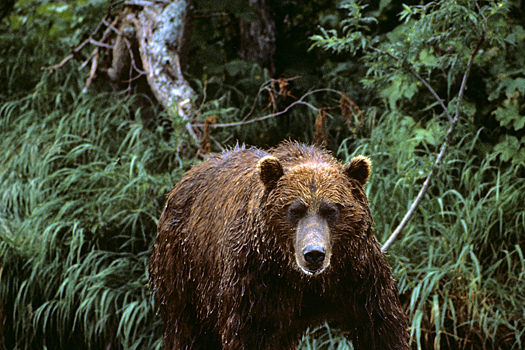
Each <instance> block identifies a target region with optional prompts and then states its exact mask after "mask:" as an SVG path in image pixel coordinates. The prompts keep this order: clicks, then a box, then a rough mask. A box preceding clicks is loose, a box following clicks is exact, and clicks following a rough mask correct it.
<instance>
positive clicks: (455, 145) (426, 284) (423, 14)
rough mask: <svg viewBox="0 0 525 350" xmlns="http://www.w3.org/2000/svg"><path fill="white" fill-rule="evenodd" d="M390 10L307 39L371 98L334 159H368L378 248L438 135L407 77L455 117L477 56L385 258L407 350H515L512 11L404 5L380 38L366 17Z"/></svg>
mask: <svg viewBox="0 0 525 350" xmlns="http://www.w3.org/2000/svg"><path fill="white" fill-rule="evenodd" d="M389 3H390V2H385V3H383V2H382V5H381V6H380V9H379V10H374V11H368V12H367V9H366V8H365V7H364V6H361V5H359V3H357V2H353V1H352V2H347V3H346V5H345V7H346V8H347V9H348V10H349V18H350V19H349V20H348V21H347V22H345V23H344V24H342V25H341V28H340V31H338V30H336V29H332V30H322V31H321V34H320V35H316V36H314V37H312V39H313V40H314V47H321V48H323V49H325V50H332V51H335V52H348V53H351V54H352V55H354V56H356V57H358V58H359V59H360V60H361V62H362V63H363V65H364V66H365V67H367V69H368V72H367V76H366V77H365V78H364V79H363V83H364V84H365V86H367V87H368V88H370V89H374V90H376V91H378V93H379V96H381V97H382V99H383V101H382V102H383V104H382V105H380V108H381V110H382V111H383V114H382V116H381V117H380V119H379V120H378V121H377V122H375V127H374V128H373V129H372V131H371V133H370V134H368V136H367V137H365V138H362V139H360V140H355V139H349V140H347V141H345V142H343V143H342V144H341V148H340V152H341V154H342V155H343V156H344V157H345V158H346V159H349V158H350V157H351V156H352V155H354V154H362V153H364V154H368V155H369V156H370V157H371V159H372V161H373V165H374V167H373V176H372V178H371V180H370V184H369V187H368V188H367V192H368V195H369V199H370V203H371V206H372V212H373V213H374V216H375V218H376V225H375V231H376V234H377V235H378V238H379V239H380V241H383V242H384V241H386V239H387V238H388V237H389V235H390V234H391V232H392V231H393V230H394V228H395V226H396V225H397V224H398V223H399V222H400V221H401V219H402V217H403V215H404V214H405V212H406V211H407V210H408V208H409V206H410V204H411V202H412V201H413V200H414V198H415V197H416V195H417V193H418V191H419V189H420V188H421V185H422V183H423V181H424V180H425V178H426V177H427V174H428V173H429V172H430V170H431V168H432V166H433V164H432V163H433V162H434V159H435V154H436V153H437V151H439V149H440V145H441V144H442V143H443V142H444V134H445V131H446V130H447V128H448V123H449V122H448V119H447V118H446V117H445V113H444V111H443V109H442V108H441V107H440V105H439V104H438V102H437V100H436V98H435V96H433V94H431V92H430V91H429V89H428V88H427V87H426V86H425V85H424V84H423V82H422V81H421V80H420V79H417V78H416V77H415V74H418V75H419V76H420V77H422V78H423V79H424V80H425V81H426V82H427V83H429V84H430V86H431V87H432V88H433V90H434V91H436V92H437V93H439V95H440V96H441V98H442V99H443V101H444V104H445V106H446V108H447V109H448V112H449V113H450V114H454V113H455V112H456V108H457V105H458V93H459V86H460V83H461V80H462V76H463V75H464V72H465V71H466V69H467V66H468V61H469V58H470V56H471V55H472V53H473V52H475V51H474V50H475V47H476V46H477V45H479V44H481V45H482V46H481V50H480V51H479V52H478V53H477V55H476V57H475V59H474V61H473V68H472V70H473V73H472V76H471V81H473V83H470V84H468V85H467V92H466V94H465V97H464V98H465V101H463V104H462V108H461V111H460V112H461V113H460V121H459V124H458V127H459V130H457V132H456V135H458V136H455V137H453V138H452V143H451V147H450V149H449V153H448V155H447V156H446V157H445V160H444V162H443V164H442V166H441V168H440V172H439V173H438V177H437V178H436V179H434V182H433V186H432V187H431V189H430V191H429V193H427V195H426V198H425V200H424V201H423V203H422V204H421V206H420V207H419V209H418V211H417V214H416V215H415V217H414V218H413V219H412V221H411V222H410V224H409V225H408V227H407V228H406V229H405V232H404V237H403V238H402V240H400V241H399V242H397V243H396V245H394V247H393V249H392V256H391V257H390V260H391V263H392V265H393V268H394V273H395V275H396V277H397V279H398V287H399V291H400V293H401V299H402V301H405V303H406V307H407V310H408V312H409V315H410V317H411V336H412V339H413V345H414V347H416V348H418V349H426V348H434V349H439V348H449V347H451V346H452V347H454V348H460V349H463V348H484V349H487V348H506V349H520V348H522V347H523V343H524V342H525V331H524V329H525V324H524V323H523V320H524V316H525V314H524V309H523V307H522V305H523V304H525V300H524V298H523V295H522V293H521V294H520V290H523V288H524V287H525V286H524V283H525V282H524V280H523V276H524V275H523V273H524V270H523V266H524V265H523V263H524V260H523V246H524V244H525V241H524V238H523V234H522V233H523V227H525V221H524V220H525V211H524V208H523V205H522V204H521V203H525V197H524V195H523V193H524V191H525V182H524V181H523V173H524V171H525V168H524V165H525V162H524V158H523V156H524V153H523V148H524V146H525V145H524V141H525V138H524V134H523V132H522V130H523V127H524V124H523V122H524V119H525V118H524V117H523V116H522V114H523V94H524V91H523V78H522V75H523V70H522V68H521V67H522V64H523V57H520V54H519V52H523V41H519V40H518V39H517V38H518V37H521V36H520V35H522V34H521V33H523V29H522V27H521V25H520V24H512V25H509V22H512V20H511V19H510V18H509V17H510V16H511V12H510V11H511V8H512V7H514V6H517V5H518V4H516V3H513V2H510V1H507V2H495V1H479V2H474V1H447V0H444V1H439V2H429V3H428V4H426V5H418V6H406V5H403V10H402V11H401V13H400V14H399V19H400V22H399V23H398V24H397V25H396V26H395V28H394V29H393V30H391V31H387V32H383V33H382V32H380V30H381V28H380V27H377V26H376V27H374V26H371V25H369V24H371V23H374V20H373V19H370V18H368V17H367V16H370V15H376V16H377V15H379V14H381V11H382V10H383V9H384V8H385V7H388V4H389ZM348 23H350V24H351V25H350V26H349V25H348ZM502 55H503V57H504V58H503V57H502ZM521 56H523V55H522V54H521ZM487 72H488V73H489V74H486V73H487ZM365 110H367V109H365ZM365 118H374V115H372V114H368V115H366V116H365ZM494 124H496V126H497V127H496V128H494V126H493V125H494ZM489 126H490V128H489ZM365 136H366V135H365ZM349 149H350V150H353V151H352V152H349Z"/></svg>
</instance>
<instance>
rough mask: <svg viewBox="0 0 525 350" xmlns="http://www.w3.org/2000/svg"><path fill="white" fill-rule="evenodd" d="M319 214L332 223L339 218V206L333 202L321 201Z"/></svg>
mask: <svg viewBox="0 0 525 350" xmlns="http://www.w3.org/2000/svg"><path fill="white" fill-rule="evenodd" d="M319 215H321V217H322V218H324V219H325V220H326V221H328V222H329V223H331V224H333V223H335V222H336V221H337V220H338V219H339V208H338V207H337V205H336V204H333V203H323V204H321V207H320V208H319Z"/></svg>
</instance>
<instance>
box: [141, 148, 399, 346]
mask: <svg viewBox="0 0 525 350" xmlns="http://www.w3.org/2000/svg"><path fill="white" fill-rule="evenodd" d="M369 174H370V162H369V160H368V159H367V158H365V157H356V158H354V159H353V160H352V161H351V162H350V163H349V164H346V165H341V164H340V163H338V162H337V161H336V160H335V159H334V158H333V157H332V156H331V155H329V154H328V153H327V152H325V151H322V150H319V149H318V148H315V147H307V146H302V145H299V144H295V143H285V144H282V145H281V146H279V147H277V148H275V149H272V150H270V151H269V152H264V151H260V150H257V149H244V148H237V149H234V150H232V151H230V152H226V153H224V154H222V155H220V156H217V157H215V158H211V159H209V160H207V161H205V162H204V163H202V164H200V165H198V166H196V167H195V168H193V169H192V170H190V171H189V172H188V173H187V174H186V175H185V176H184V177H183V178H182V180H181V181H180V182H179V183H178V184H177V185H176V186H175V187H174V188H173V190H172V191H171V193H170V195H169V197H168V200H167V203H166V207H165V209H164V212H163V213H162V216H161V218H160V221H159V226H158V235H157V240H156V243H155V247H154V252H153V256H152V258H151V263H150V270H149V272H150V279H151V282H152V285H153V286H154V289H155V292H156V300H157V306H158V309H159V311H160V315H161V317H162V319H163V322H164V334H165V342H166V349H221V348H222V349H293V348H294V347H296V346H297V343H298V341H299V340H300V338H301V336H302V335H303V334H304V332H305V331H306V329H307V328H308V327H314V326H317V325H320V324H322V323H323V322H325V321H326V322H328V323H329V324H331V325H333V326H335V327H338V328H340V329H342V330H343V331H344V332H345V334H346V335H347V337H348V339H350V340H352V342H353V344H354V346H355V348H356V349H408V348H409V346H408V332H407V320H406V316H405V315H404V312H403V309H402V308H401V306H400V303H399V299H398V296H397V290H396V286H395V284H394V281H393V279H392V277H391V273H390V268H389V266H388V264H387V262H386V260H385V258H384V256H383V254H382V253H381V251H380V249H379V247H378V243H377V240H376V238H375V237H374V234H373V232H372V217H371V214H370V210H369V207H368V200H367V198H366V195H365V192H364V188H363V186H364V184H365V183H366V182H367V180H368V176H369ZM312 250H313V252H314V253H315V254H310V255H308V254H307V253H308V252H311V251H312Z"/></svg>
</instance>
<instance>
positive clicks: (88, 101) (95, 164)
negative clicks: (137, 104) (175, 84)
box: [0, 77, 189, 349]
mask: <svg viewBox="0 0 525 350" xmlns="http://www.w3.org/2000/svg"><path fill="white" fill-rule="evenodd" d="M47 82H49V81H47ZM45 84H46V78H45V77H44V78H43V80H42V84H41V86H43V85H45ZM121 100H122V99H119V98H118V97H117V96H112V95H110V94H99V95H86V94H76V93H75V92H74V89H71V88H56V89H55V90H54V91H47V92H46V93H43V92H41V91H39V87H37V89H36V91H35V92H34V93H33V94H31V95H28V96H26V97H23V98H21V99H19V100H14V101H9V102H7V103H4V104H3V105H2V107H1V108H0V116H1V117H0V122H1V130H2V140H1V141H0V142H1V144H0V149H2V153H3V155H4V157H2V161H1V162H0V188H1V202H2V208H3V210H2V211H1V212H0V259H1V263H0V266H1V270H0V278H1V280H2V283H0V320H1V323H2V324H3V325H4V326H3V327H0V338H2V339H3V342H2V347H3V348H5V349H13V348H18V349H30V348H42V347H46V346H47V347H48V348H63V349H66V348H73V347H74V348H86V349H100V348H108V347H111V348H115V349H118V348H125V349H133V348H136V349H144V348H148V349H153V348H160V347H161V345H162V344H161V336H160V327H159V321H158V320H157V319H156V317H155V313H154V310H153V301H152V298H151V292H150V290H149V287H148V285H147V283H148V281H147V276H146V267H147V264H148V258H149V248H150V245H151V243H152V239H153V238H154V237H155V232H156V222H157V218H158V214H159V213H160V211H161V210H162V206H163V204H164V203H163V202H164V198H165V194H166V193H167V192H168V191H169V189H170V187H171V186H172V184H173V183H174V182H176V181H177V179H178V177H179V176H180V175H181V174H182V172H183V171H184V167H185V166H186V165H187V164H186V163H187V162H189V161H182V160H181V159H180V157H178V155H179V151H180V147H179V149H177V147H176V146H177V145H175V146H172V144H174V143H173V142H171V143H170V142H168V141H166V140H164V139H163V137H162V134H161V132H160V131H157V130H150V129H148V128H146V127H145V126H144V125H145V123H144V122H143V121H142V120H141V118H140V111H138V112H136V111H135V113H134V117H133V119H131V118H130V114H132V113H131V112H132V111H131V110H130V105H131V103H130V102H129V103H124V102H121ZM64 101H68V103H67V104H66V103H64Z"/></svg>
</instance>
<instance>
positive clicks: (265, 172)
mask: <svg viewBox="0 0 525 350" xmlns="http://www.w3.org/2000/svg"><path fill="white" fill-rule="evenodd" d="M257 170H258V172H259V177H260V178H261V181H262V182H263V184H264V186H266V188H267V189H269V190H271V189H272V188H273V187H274V186H275V184H276V183H277V180H279V178H280V177H281V176H283V174H284V172H283V167H282V165H281V163H280V162H279V159H277V158H275V157H274V156H266V157H263V158H261V159H260V160H259V162H258V163H257Z"/></svg>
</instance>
